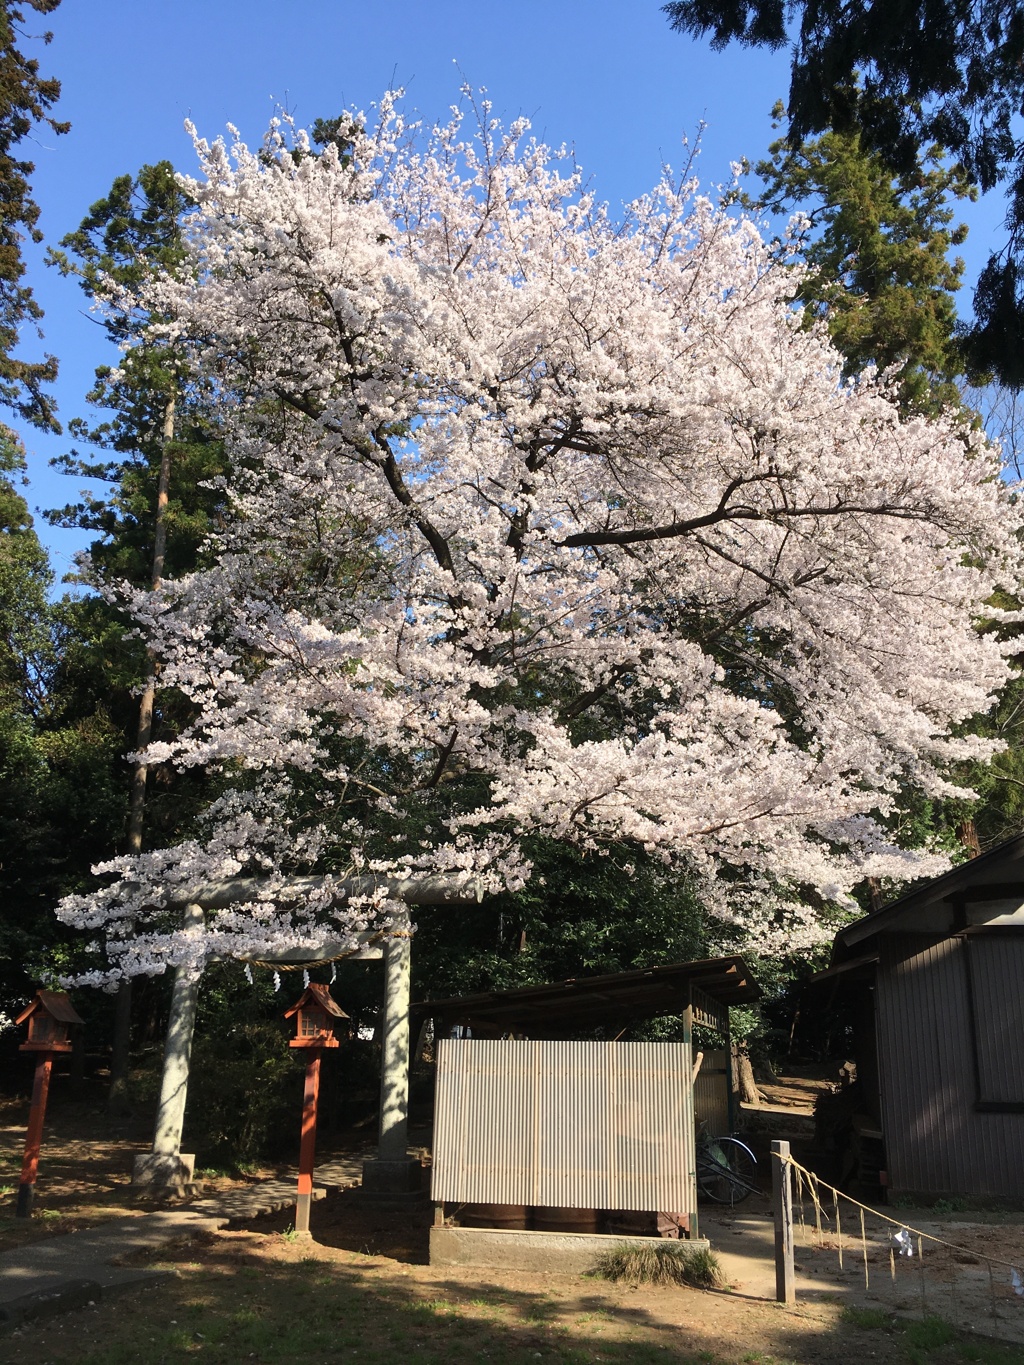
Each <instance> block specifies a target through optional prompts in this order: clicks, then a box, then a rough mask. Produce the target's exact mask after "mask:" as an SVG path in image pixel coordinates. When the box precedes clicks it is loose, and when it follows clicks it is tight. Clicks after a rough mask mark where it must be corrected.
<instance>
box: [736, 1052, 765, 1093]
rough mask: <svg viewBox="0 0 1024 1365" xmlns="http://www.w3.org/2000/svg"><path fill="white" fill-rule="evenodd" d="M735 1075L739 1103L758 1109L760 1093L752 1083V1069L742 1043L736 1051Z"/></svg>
mask: <svg viewBox="0 0 1024 1365" xmlns="http://www.w3.org/2000/svg"><path fill="white" fill-rule="evenodd" d="M736 1074H737V1077H738V1079H739V1089H740V1103H741V1104H752V1105H754V1106H755V1107H756V1108H759V1107H760V1104H761V1092H760V1091H759V1090H758V1088H757V1085H756V1084H755V1082H754V1068H753V1067H752V1066H751V1065H750V1053H749V1052H748V1051H747V1049H746V1048H745V1047H744V1046H743V1044H742V1043H741V1044H740V1045H739V1047H738V1048H737V1049H736Z"/></svg>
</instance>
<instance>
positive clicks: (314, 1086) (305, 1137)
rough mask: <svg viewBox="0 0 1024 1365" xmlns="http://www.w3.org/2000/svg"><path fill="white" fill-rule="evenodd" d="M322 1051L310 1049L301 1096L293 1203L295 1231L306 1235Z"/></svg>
mask: <svg viewBox="0 0 1024 1365" xmlns="http://www.w3.org/2000/svg"><path fill="white" fill-rule="evenodd" d="M322 1055H323V1049H322V1048H319V1047H317V1048H311V1049H310V1052H309V1061H308V1062H307V1063H306V1088H305V1091H304V1092H303V1096H302V1142H301V1144H300V1146H299V1190H298V1195H297V1197H296V1200H295V1231H296V1232H298V1233H305V1234H306V1235H307V1236H308V1235H309V1206H310V1204H312V1202H313V1159H314V1153H315V1150H316V1108H317V1101H318V1100H319V1098H320V1058H321V1056H322Z"/></svg>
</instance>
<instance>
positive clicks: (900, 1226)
mask: <svg viewBox="0 0 1024 1365" xmlns="http://www.w3.org/2000/svg"><path fill="white" fill-rule="evenodd" d="M773 1159H777V1160H778V1161H779V1162H780V1163H781V1165H782V1166H783V1167H789V1169H790V1171H791V1172H792V1174H793V1177H794V1180H795V1184H796V1196H797V1200H796V1202H797V1209H798V1210H799V1212H798V1214H797V1216H798V1218H799V1222H800V1227H801V1230H802V1232H803V1240H804V1241H805V1242H806V1238H807V1224H806V1221H805V1218H804V1208H803V1204H804V1191H805V1189H806V1192H807V1195H808V1196H809V1198H810V1199H811V1201H812V1203H813V1205H814V1234H813V1235H814V1237H815V1238H816V1239H817V1241H818V1243H819V1245H820V1244H822V1242H823V1238H824V1232H823V1230H822V1219H823V1218H824V1220H825V1222H826V1224H827V1223H830V1222H831V1221H832V1218H830V1216H829V1214H828V1213H826V1212H825V1210H824V1208H823V1203H822V1200H823V1197H824V1198H827V1197H828V1196H829V1195H831V1198H832V1205H833V1211H834V1212H833V1216H834V1220H835V1236H836V1251H837V1253H838V1257H839V1268H840V1270H842V1269H843V1226H842V1216H841V1213H840V1201H841V1200H844V1199H845V1200H846V1201H847V1203H849V1204H851V1205H852V1206H853V1207H854V1208H855V1209H856V1210H857V1211H858V1214H859V1221H860V1244H861V1256H862V1259H863V1264H864V1288H865V1289H868V1288H869V1287H870V1273H869V1269H868V1235H867V1226H866V1223H865V1215H866V1214H870V1216H871V1217H872V1218H875V1219H877V1220H878V1221H879V1222H881V1223H885V1224H888V1226H889V1227H890V1228H891V1229H896V1230H897V1231H896V1232H895V1235H894V1234H893V1233H892V1232H890V1234H889V1238H890V1241H889V1274H890V1276H891V1278H892V1281H893V1283H895V1282H896V1251H897V1249H898V1251H899V1254H900V1256H913V1255H914V1242H915V1241H916V1244H917V1247H916V1250H917V1258H918V1265H919V1267H920V1277H921V1312H922V1315H924V1316H927V1303H928V1296H927V1282H926V1278H925V1261H924V1252H925V1242H929V1243H932V1244H934V1245H935V1246H936V1247H943V1248H945V1250H946V1252H947V1260H948V1273H949V1296H950V1304H951V1308H952V1316H953V1321H954V1323H955V1324H958V1325H959V1324H960V1323H961V1322H962V1312H961V1302H960V1299H959V1296H958V1293H957V1285H956V1278H957V1270H956V1258H957V1256H958V1255H959V1256H960V1257H962V1258H964V1260H965V1262H966V1263H967V1264H978V1263H979V1262H981V1263H983V1264H984V1266H985V1269H986V1270H987V1272H988V1300H989V1307H990V1311H991V1314H992V1321H993V1324H996V1325H997V1324H998V1321H999V1311H998V1306H997V1305H998V1296H997V1293H996V1281H995V1274H994V1269H995V1267H997V1266H998V1267H1002V1268H1003V1269H1004V1270H1008V1271H1009V1272H1010V1287H1011V1289H1012V1291H1013V1293H1014V1294H1016V1295H1017V1296H1018V1297H1024V1276H1022V1274H1021V1267H1020V1264H1019V1263H1017V1262H1014V1261H1007V1260H1004V1259H1003V1258H1001V1257H999V1256H989V1255H988V1254H987V1253H986V1252H982V1251H977V1250H975V1249H974V1248H971V1247H965V1246H960V1245H959V1244H958V1243H957V1242H951V1241H949V1240H948V1239H947V1238H945V1237H939V1236H937V1235H936V1234H935V1233H932V1232H925V1231H923V1230H922V1229H921V1228H915V1227H912V1226H911V1225H910V1224H909V1223H904V1222H903V1221H902V1220H901V1219H899V1218H893V1217H892V1216H891V1215H890V1214H887V1213H882V1212H881V1211H880V1210H878V1209H875V1208H872V1207H871V1205H870V1204H863V1203H861V1201H860V1200H859V1199H855V1198H854V1197H853V1195H850V1194H846V1193H845V1192H844V1191H843V1190H840V1189H837V1188H836V1186H835V1185H831V1184H829V1182H828V1181H827V1180H822V1178H821V1177H820V1176H819V1175H816V1174H815V1172H814V1171H811V1170H808V1168H807V1167H806V1166H803V1165H801V1163H800V1162H799V1161H797V1160H796V1158H795V1157H793V1156H791V1155H784V1154H783V1153H781V1152H777V1153H773ZM847 1235H849V1234H847ZM982 1301H983V1302H984V1291H982Z"/></svg>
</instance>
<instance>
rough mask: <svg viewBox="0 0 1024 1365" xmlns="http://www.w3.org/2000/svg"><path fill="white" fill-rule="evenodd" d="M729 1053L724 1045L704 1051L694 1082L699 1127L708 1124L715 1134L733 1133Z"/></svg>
mask: <svg viewBox="0 0 1024 1365" xmlns="http://www.w3.org/2000/svg"><path fill="white" fill-rule="evenodd" d="M729 1086H730V1076H729V1053H728V1050H727V1049H726V1048H724V1047H719V1048H713V1049H712V1050H711V1051H710V1052H705V1053H704V1060H703V1062H701V1065H700V1070H699V1071H698V1072H697V1079H696V1081H694V1083H693V1109H694V1115H695V1117H696V1121H697V1127H698V1128H699V1127H700V1126H701V1124H705V1125H706V1127H707V1131H708V1132H709V1133H710V1134H711V1136H712V1137H725V1135H726V1134H727V1133H728V1132H729Z"/></svg>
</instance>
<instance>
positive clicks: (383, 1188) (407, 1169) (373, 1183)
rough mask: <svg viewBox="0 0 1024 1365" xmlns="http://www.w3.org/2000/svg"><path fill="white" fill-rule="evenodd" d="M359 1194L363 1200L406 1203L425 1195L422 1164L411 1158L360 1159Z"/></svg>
mask: <svg viewBox="0 0 1024 1365" xmlns="http://www.w3.org/2000/svg"><path fill="white" fill-rule="evenodd" d="M360 1195H361V1197H362V1200H363V1201H364V1202H373V1203H376V1202H383V1203H396V1202H397V1203H409V1202H411V1201H415V1200H419V1199H423V1198H425V1197H426V1196H425V1194H424V1191H423V1167H422V1166H421V1165H420V1163H419V1162H418V1161H417V1160H416V1159H415V1158H414V1157H406V1158H405V1159H404V1160H402V1161H381V1160H380V1158H379V1157H378V1158H376V1159H375V1160H372V1161H364V1162H363V1184H362V1188H361V1190H360Z"/></svg>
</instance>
